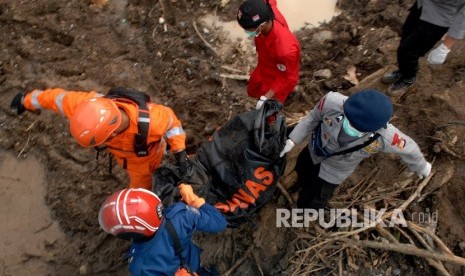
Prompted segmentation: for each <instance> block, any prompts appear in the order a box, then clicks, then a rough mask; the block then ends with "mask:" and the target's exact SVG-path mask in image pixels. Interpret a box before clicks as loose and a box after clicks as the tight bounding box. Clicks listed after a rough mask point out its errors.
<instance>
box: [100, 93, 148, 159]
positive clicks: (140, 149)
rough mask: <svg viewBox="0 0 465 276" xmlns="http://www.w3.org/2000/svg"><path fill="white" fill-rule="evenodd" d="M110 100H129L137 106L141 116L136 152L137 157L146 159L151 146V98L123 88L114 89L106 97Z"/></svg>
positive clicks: (135, 140)
mask: <svg viewBox="0 0 465 276" xmlns="http://www.w3.org/2000/svg"><path fill="white" fill-rule="evenodd" d="M104 97H105V98H108V99H119V100H123V101H124V100H128V101H130V102H133V103H135V104H137V106H138V107H139V114H138V120H137V132H138V133H137V134H136V137H135V139H134V152H135V153H136V155H137V157H144V156H147V155H148V154H149V145H148V144H147V136H148V133H149V126H150V113H149V109H148V107H147V103H148V102H150V96H149V95H147V94H146V93H144V92H140V91H137V90H131V89H127V88H122V87H114V88H111V89H110V91H108V94H106V95H105V96H104Z"/></svg>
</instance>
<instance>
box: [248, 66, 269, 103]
mask: <svg viewBox="0 0 465 276" xmlns="http://www.w3.org/2000/svg"><path fill="white" fill-rule="evenodd" d="M263 86H264V84H263V80H262V77H261V75H260V68H255V70H254V71H253V72H252V74H250V78H249V82H248V83H247V94H248V95H249V97H252V98H257V99H259V98H260V96H262V95H265V94H266V92H268V91H267V90H266V89H265V87H263ZM265 90H266V91H265Z"/></svg>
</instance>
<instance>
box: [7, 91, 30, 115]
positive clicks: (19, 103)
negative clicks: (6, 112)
mask: <svg viewBox="0 0 465 276" xmlns="http://www.w3.org/2000/svg"><path fill="white" fill-rule="evenodd" d="M23 99H24V93H18V94H16V96H15V97H14V98H13V100H12V101H11V104H10V107H11V108H16V114H18V115H20V114H22V113H23V112H24V111H26V108H25V107H24V105H23Z"/></svg>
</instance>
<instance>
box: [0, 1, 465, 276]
mask: <svg viewBox="0 0 465 276" xmlns="http://www.w3.org/2000/svg"><path fill="white" fill-rule="evenodd" d="M91 2H95V3H96V4H93V3H91ZM91 2H87V1H79V0H72V1H59V0H49V1H46V2H44V1H11V0H9V1H8V0H0V33H1V35H0V48H1V49H2V50H1V51H0V102H1V103H2V104H1V105H0V122H1V123H0V146H1V148H3V149H5V150H7V151H9V152H13V153H15V154H16V155H17V154H18V153H19V152H21V155H20V156H21V157H22V158H26V157H27V156H28V155H36V156H39V157H40V160H43V163H44V164H45V165H46V185H45V186H46V196H45V198H46V203H47V205H48V207H49V208H50V210H51V212H52V216H53V218H54V219H55V220H57V221H58V222H59V225H60V227H61V229H62V231H63V232H64V233H65V238H64V239H62V240H59V241H57V242H54V244H53V246H49V247H47V250H48V253H47V254H48V255H47V256H45V255H44V256H39V257H38V259H40V260H42V262H43V263H44V264H46V265H47V266H48V267H49V269H50V270H49V273H50V274H56V275H72V274H77V273H80V274H101V273H104V274H105V273H112V274H115V273H116V274H121V275H125V274H126V273H127V268H126V264H125V262H124V254H125V252H126V250H127V248H128V243H127V242H123V241H120V240H117V239H116V238H113V237H110V236H109V235H107V234H105V233H103V231H102V230H101V229H100V228H99V227H98V221H97V212H98V209H99V206H100V204H101V203H102V202H103V200H104V199H105V198H106V197H107V196H108V195H109V194H111V193H112V192H113V191H115V190H116V189H119V188H123V187H125V186H126V184H127V183H128V179H127V176H126V175H125V173H124V172H123V171H122V170H121V169H120V168H119V167H115V168H113V170H112V172H111V173H110V172H109V170H108V157H107V156H105V155H104V156H102V155H101V156H100V158H99V160H98V161H97V160H95V152H94V151H93V150H91V149H82V148H80V147H79V146H78V145H77V144H76V143H75V142H74V141H73V139H72V137H71V136H70V134H69V132H68V122H67V121H66V120H65V119H63V118H61V117H59V116H56V115H55V114H51V113H50V112H42V114H40V115H37V114H33V113H27V112H26V113H25V114H24V115H21V116H17V115H16V114H15V113H14V111H12V110H11V109H10V108H9V102H10V101H11V99H12V98H13V96H14V95H15V94H16V93H19V92H25V91H29V90H32V89H33V88H47V87H48V88H50V87H62V88H65V89H67V90H73V91H92V90H95V91H98V92H102V93H105V92H106V91H107V90H108V89H109V88H110V87H115V86H125V87H129V88H134V89H138V90H141V91H146V92H147V93H148V94H150V95H151V97H152V99H153V100H154V101H156V102H159V103H162V104H165V105H167V106H170V107H171V108H173V109H174V110H175V112H176V114H177V115H178V117H179V118H180V119H181V120H182V122H183V125H184V128H185V130H186V132H187V137H188V138H187V144H188V151H189V153H194V152H195V150H196V149H197V148H198V147H199V145H200V144H201V143H202V142H203V141H205V140H206V139H207V138H208V137H209V136H210V135H211V134H212V133H213V131H214V130H215V129H216V128H217V127H219V126H221V125H222V124H223V123H224V122H226V121H227V120H228V119H229V118H231V117H232V116H234V115H235V114H238V113H240V112H243V111H246V110H250V109H252V108H254V105H255V100H253V99H250V98H248V97H246V93H245V90H246V82H245V81H240V80H234V79H226V78H222V77H221V76H220V73H231V72H228V71H227V69H225V68H235V69H236V70H237V72H242V73H243V74H247V72H248V71H249V70H250V68H252V67H253V66H254V64H255V63H254V62H255V59H254V58H255V55H254V52H253V47H252V46H250V42H248V44H247V43H245V44H244V43H243V42H242V43H241V42H232V41H229V40H228V39H227V37H226V36H225V35H224V33H222V30H220V29H212V30H209V31H208V32H205V31H203V32H202V30H203V26H202V23H201V22H199V21H197V18H199V17H201V16H203V15H205V14H210V13H217V14H218V15H219V16H220V18H222V19H224V20H234V16H235V11H236V9H237V7H238V6H239V4H240V3H241V1H240V0H231V1H186V0H164V1H161V0H160V1H155V2H154V1H149V0H114V1H108V2H106V1H91ZM100 2H103V3H104V4H100ZM105 2H106V4H105ZM221 2H224V3H226V5H225V6H224V7H223V6H221V5H220V4H221ZM412 4H413V1H411V0H410V1H386V0H371V1H368V0H358V1H339V6H340V8H341V9H342V13H341V15H339V16H337V17H335V18H334V19H333V20H332V21H330V22H328V23H325V24H323V25H321V26H320V27H318V28H314V29H309V28H305V29H303V30H300V31H298V32H296V35H297V37H298V39H299V41H300V43H301V48H302V56H301V73H300V82H299V89H298V90H297V93H296V96H295V97H294V98H293V99H292V100H291V102H290V103H289V104H288V105H287V106H286V108H285V109H286V111H288V112H292V113H298V114H303V112H305V111H308V110H310V108H312V107H313V105H314V103H315V102H316V101H317V100H319V99H320V98H321V96H322V95H324V94H325V93H326V92H328V91H339V92H342V93H346V94H349V93H351V92H353V91H354V90H357V89H359V88H360V87H362V86H365V87H367V86H371V87H375V88H378V89H381V90H385V89H386V87H385V86H383V85H382V84H380V83H379V80H378V79H377V78H376V76H379V74H380V72H384V71H387V70H389V69H392V68H395V63H396V62H395V59H396V55H395V51H396V47H397V45H398V42H399V32H400V27H401V25H402V23H403V21H404V19H405V17H406V15H407V12H408V11H407V10H408V8H409V7H410V6H411V5H412ZM161 17H163V18H164V21H165V23H162V21H160V18H161ZM196 29H197V30H196ZM198 30H200V31H199V32H197V31H198ZM199 34H200V35H199ZM205 41H206V42H208V44H207V43H205ZM244 45H245V46H244ZM463 47H464V45H463V43H460V44H459V45H457V47H456V48H455V49H454V50H453V51H452V53H451V54H450V55H449V57H448V60H447V62H446V64H444V65H442V66H436V67H433V66H428V65H426V64H425V61H424V60H422V62H421V68H420V72H419V76H418V80H417V83H416V84H415V86H414V87H413V88H412V89H410V90H409V91H408V93H407V94H405V95H404V96H402V97H401V98H400V99H395V112H396V113H395V117H394V118H393V123H394V124H395V125H396V126H397V127H398V128H400V129H401V130H403V131H404V132H405V133H406V134H408V135H409V136H411V137H412V138H413V139H414V140H415V141H417V142H418V144H419V145H420V147H421V149H422V150H423V152H424V153H425V154H426V156H427V159H428V160H432V159H433V158H435V162H434V165H433V166H434V168H435V169H436V170H438V171H445V170H449V169H450V168H453V169H454V172H455V173H454V175H453V177H452V178H451V180H450V181H449V182H448V183H446V184H445V185H443V186H442V187H441V188H440V189H439V190H437V191H435V192H434V193H432V194H431V195H430V196H428V198H427V199H426V200H424V202H426V203H424V204H423V205H421V206H419V207H418V208H423V209H424V208H429V209H430V210H438V213H439V223H438V227H437V230H438V235H439V236H440V237H441V238H442V239H443V240H444V241H445V242H446V244H447V245H448V246H449V247H450V248H451V249H452V250H453V251H454V253H455V254H457V255H459V256H465V243H464V242H465V241H464V239H465V230H464V227H463V225H465V208H462V207H464V205H465V204H464V203H463V200H461V195H462V194H463V192H464V189H465V188H464V186H463V185H462V183H464V178H465V173H464V172H465V170H464V163H463V161H462V160H463V157H464V156H465V155H464V154H465V148H464V145H463V141H462V140H461V137H464V134H465V133H464V131H465V128H464V126H463V122H461V121H460V120H463V118H464V117H465V110H464V109H463V106H464V104H465V100H464V98H463V97H462V96H461V95H462V93H463V91H464V89H465V84H464V79H465V51H463ZM349 67H355V69H356V72H357V74H356V77H357V78H358V80H363V79H365V78H366V77H369V78H368V79H365V80H364V81H362V82H361V84H360V85H359V86H357V87H354V84H353V81H352V82H351V81H348V80H347V79H346V78H344V76H345V75H346V73H347V70H348V68H349ZM320 69H329V70H330V71H331V77H330V78H319V77H315V76H314V74H315V72H316V71H318V70H320ZM237 72H236V73H237ZM376 72H378V74H375V75H372V74H373V73H376ZM454 122H455V123H454ZM294 159H295V154H294V156H293V155H291V156H289V161H290V162H289V168H288V170H287V171H288V172H289V171H292V163H293V160H294ZM379 162H382V165H383V166H382V168H383V172H382V173H383V175H384V176H385V177H386V183H389V181H391V179H392V175H396V174H397V172H398V171H399V168H400V167H401V163H400V162H399V161H398V160H397V159H394V158H386V156H385V155H381V156H377V157H376V158H374V159H370V160H367V161H366V162H364V163H363V165H362V166H360V167H359V169H358V170H357V171H356V173H355V174H354V175H353V177H351V179H349V180H348V181H346V183H344V184H343V185H342V186H341V187H340V188H339V190H338V193H343V192H344V189H345V188H347V187H348V186H350V185H352V184H353V182H354V181H353V179H357V177H359V176H361V175H366V174H367V173H368V172H369V171H370V169H371V168H372V167H373V164H375V163H378V164H379ZM2 183H3V181H2ZM0 196H1V195H0ZM280 206H281V207H282V206H283V203H281V202H280V201H279V200H278V199H275V200H273V201H272V202H270V204H269V205H267V206H266V207H265V208H264V209H263V210H262V211H261V212H260V213H259V214H258V215H257V216H256V217H254V218H253V219H251V220H250V221H249V222H246V223H244V224H243V225H241V226H240V227H239V228H238V229H228V230H227V231H226V232H225V233H222V234H221V235H217V236H203V235H200V236H198V237H196V239H197V240H198V241H199V242H200V243H201V245H202V247H204V248H205V249H206V250H205V251H204V255H203V257H202V258H203V260H204V261H205V262H207V263H208V262H210V263H217V264H218V266H219V268H220V270H221V271H223V272H224V271H226V270H228V269H229V268H230V267H231V266H232V265H233V264H234V263H235V262H236V261H237V260H238V259H240V258H241V256H242V255H243V254H244V253H245V252H246V251H247V249H248V248H249V247H250V246H251V245H254V246H255V248H256V250H254V252H253V256H254V257H253V258H248V259H247V260H246V261H245V262H243V263H242V265H240V266H239V267H238V268H237V269H236V270H235V272H234V274H236V275H240V274H243V275H257V274H259V273H260V269H261V270H263V272H264V273H265V274H266V275H270V274H282V273H288V272H291V271H287V270H286V269H287V268H288V267H289V264H288V262H287V259H286V256H288V255H289V254H292V252H293V251H295V248H294V247H293V245H292V244H291V243H290V241H291V240H292V239H293V237H295V234H296V233H295V232H296V231H298V230H292V231H291V230H289V229H284V228H276V227H275V219H274V217H275V211H274V210H275V208H277V207H280ZM17 219H21V218H17ZM270 237H274V238H273V240H272V241H270ZM12 242H14V241H12ZM218 244H221V245H222V246H218ZM50 256H52V257H50ZM394 256H395V255H394ZM394 259H395V260H397V261H396V262H398V263H401V264H402V266H401V267H402V269H404V272H405V273H406V272H407V271H409V270H412V269H413V271H415V272H416V273H420V272H419V271H418V270H421V272H422V273H427V272H428V271H429V269H428V266H427V265H424V266H422V267H423V268H420V267H421V266H417V265H416V264H415V262H413V261H412V259H413V258H405V259H403V258H394ZM27 261H28V260H26V262H27ZM2 267H3V271H4V273H5V274H6V275H9V274H11V273H12V272H11V271H9V270H8V269H9V268H10V267H11V266H9V265H8V264H2ZM24 268H25V270H26V271H24V273H25V274H26V273H28V272H32V271H27V266H24ZM448 268H449V269H450V271H453V272H456V273H463V272H464V271H463V270H461V269H460V268H458V267H448ZM347 270H348V271H349V270H350V268H347ZM417 275H418V274H417Z"/></svg>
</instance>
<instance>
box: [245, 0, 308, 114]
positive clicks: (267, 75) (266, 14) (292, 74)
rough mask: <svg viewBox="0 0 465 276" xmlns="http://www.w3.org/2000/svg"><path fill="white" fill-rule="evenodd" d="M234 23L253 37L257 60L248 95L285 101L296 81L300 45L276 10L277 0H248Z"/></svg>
mask: <svg viewBox="0 0 465 276" xmlns="http://www.w3.org/2000/svg"><path fill="white" fill-rule="evenodd" d="M237 22H238V23H239V25H240V26H241V27H242V28H243V29H244V30H245V32H246V33H247V34H248V35H249V36H251V37H254V41H255V47H256V49H257V53H258V63H257V67H256V68H255V70H253V72H252V73H251V75H250V79H249V83H248V85H247V94H248V95H249V96H250V97H254V98H257V99H259V101H258V102H257V109H258V108H260V107H261V105H262V104H263V102H264V101H265V100H267V99H276V100H278V101H280V102H281V103H284V102H285V101H286V99H287V97H288V96H289V95H290V94H291V93H292V91H293V90H294V88H295V86H296V85H297V82H298V80H299V63H300V46H299V42H298V41H297V38H296V37H295V36H294V34H292V32H291V31H290V30H289V26H288V25H287V22H286V19H285V18H284V16H283V15H282V14H281V12H280V11H279V10H278V7H277V2H276V0H247V1H245V2H244V3H242V4H241V6H240V7H239V10H238V12H237Z"/></svg>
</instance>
